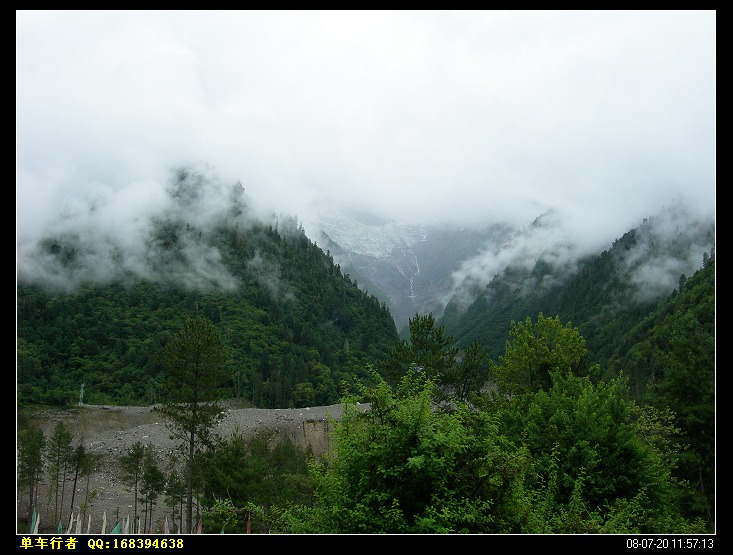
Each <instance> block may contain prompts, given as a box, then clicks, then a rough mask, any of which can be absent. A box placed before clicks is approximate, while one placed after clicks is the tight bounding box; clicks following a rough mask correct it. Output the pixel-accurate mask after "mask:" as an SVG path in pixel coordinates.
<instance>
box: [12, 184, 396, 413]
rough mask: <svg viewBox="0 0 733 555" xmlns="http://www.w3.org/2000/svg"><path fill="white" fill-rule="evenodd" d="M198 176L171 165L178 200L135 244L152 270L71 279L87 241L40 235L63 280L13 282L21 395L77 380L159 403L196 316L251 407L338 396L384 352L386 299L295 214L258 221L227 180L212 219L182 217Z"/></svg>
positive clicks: (113, 397) (73, 385)
mask: <svg viewBox="0 0 733 555" xmlns="http://www.w3.org/2000/svg"><path fill="white" fill-rule="evenodd" d="M209 187H212V185H211V183H210V182H209V181H207V180H206V179H204V178H203V177H202V176H198V175H191V174H190V173H188V172H185V171H181V172H179V173H178V174H177V175H176V176H175V180H174V187H172V189H171V192H170V196H171V197H172V198H173V199H175V200H176V201H177V202H178V204H180V203H181V202H183V203H184V208H188V211H186V210H184V209H182V208H181V207H180V206H177V209H178V210H177V211H176V212H173V211H169V212H166V213H164V214H162V215H160V216H158V217H156V219H155V220H154V221H153V222H152V223H151V227H150V231H149V235H148V236H147V237H146V238H145V252H144V253H143V254H142V255H140V254H137V255H136V256H137V257H138V258H142V259H144V260H145V262H146V263H147V267H148V268H149V269H151V271H152V272H153V273H152V275H151V277H150V278H149V279H140V277H139V276H138V275H129V272H128V273H127V274H126V273H125V272H124V271H122V270H120V271H118V272H117V274H116V275H115V276H114V277H113V279H111V280H109V281H107V282H103V283H99V282H93V281H86V282H85V281H82V280H81V279H80V278H79V277H78V276H82V277H83V276H85V275H86V274H85V272H88V270H87V268H86V267H85V265H88V263H87V262H86V259H87V258H88V254H89V253H88V252H86V251H88V250H89V248H90V247H89V246H88V245H87V244H86V243H84V240H85V238H83V237H75V236H69V235H63V236H57V237H50V238H47V239H45V240H44V241H43V242H42V244H41V246H40V253H39V256H40V257H42V259H43V262H44V264H45V265H47V266H50V267H51V268H52V269H53V270H54V272H55V274H56V275H59V276H62V277H63V278H65V280H62V282H61V283H60V284H58V283H57V284H56V285H55V287H50V286H49V284H48V283H47V282H35V281H33V280H31V279H27V278H26V279H19V280H18V284H17V401H18V405H20V406H22V405H27V404H49V405H68V404H70V403H76V402H78V401H79V398H80V392H81V388H82V385H83V387H84V389H83V393H84V402H86V403H89V404H113V405H150V404H155V403H157V402H158V400H159V398H160V388H161V381H162V369H161V368H160V365H159V364H158V361H157V359H158V355H159V354H160V352H161V350H162V349H163V347H164V346H165V345H166V344H167V343H169V342H170V341H171V339H172V337H173V336H174V334H175V333H176V330H178V329H179V328H180V327H181V325H182V324H183V322H184V321H185V320H186V319H187V318H188V317H190V316H191V315H192V314H194V313H196V314H201V315H203V316H205V317H207V318H208V319H210V320H211V321H212V322H213V323H214V324H215V325H216V326H217V328H219V329H220V330H221V331H222V333H223V334H224V336H225V339H226V340H227V342H228V343H229V344H230V345H231V347H232V348H233V350H234V354H233V356H232V361H231V368H230V373H231V379H230V381H229V382H228V383H226V384H225V385H224V387H225V388H226V390H227V392H228V395H229V396H230V397H232V398H241V399H243V400H247V401H249V403H250V404H251V405H252V406H256V407H261V408H276V407H293V406H296V407H298V406H308V405H326V404H333V403H336V402H338V400H339V398H340V396H341V394H342V392H343V384H344V383H346V384H348V383H351V382H352V381H353V380H354V379H357V378H360V377H364V375H365V373H364V366H365V364H366V363H367V362H373V361H376V360H380V359H381V358H383V357H384V356H385V354H386V353H387V352H388V350H389V349H390V348H391V345H392V344H393V342H394V341H395V340H396V338H397V332H396V328H395V325H394V321H393V320H392V318H391V315H390V313H389V310H388V308H387V306H386V305H385V304H384V303H383V302H380V301H379V300H378V299H377V298H376V297H375V296H374V295H371V294H369V293H368V292H365V291H362V290H360V289H359V286H358V283H357V282H356V281H355V280H352V279H351V277H350V276H349V275H348V274H343V273H342V272H341V269H340V267H339V265H338V264H334V261H333V257H332V256H331V254H330V253H329V252H323V251H322V250H321V249H320V248H319V247H318V245H317V244H315V243H314V242H312V241H311V240H310V239H309V238H308V237H307V236H306V235H305V232H304V230H303V228H302V226H300V225H299V224H298V222H297V219H296V218H292V217H286V218H273V219H274V220H275V221H274V223H270V224H265V223H264V222H263V221H262V220H260V219H257V218H255V217H253V216H252V215H251V214H249V213H248V207H247V205H246V201H245V199H244V198H243V196H244V195H243V192H242V189H241V185H239V184H235V185H234V187H233V188H232V190H231V196H230V197H229V199H228V203H227V207H226V209H225V210H224V209H223V210H222V212H221V214H220V215H219V216H218V218H217V219H214V220H213V222H205V223H201V224H199V225H198V226H197V225H192V224H190V223H189V222H188V221H187V217H190V219H192V220H193V219H194V218H195V214H192V213H191V212H192V211H193V210H194V209H195V204H196V202H197V201H198V202H200V201H201V197H202V196H203V195H204V192H201V191H198V189H204V190H206V189H207V188H209ZM192 189H193V191H192ZM180 199H184V200H183V201H180ZM108 248H109V247H108ZM110 250H112V249H110ZM123 256H125V253H117V252H114V253H113V257H112V259H113V262H114V263H119V265H120V267H122V265H123V263H124V262H125V261H124V260H122V261H120V262H118V259H120V258H122V257H123ZM127 256H128V258H130V255H129V254H128V255H127ZM202 260H203V262H202ZM202 266H203V268H202ZM74 280H75V281H79V284H78V285H76V286H74V287H72V286H67V283H71V282H72V281H74Z"/></svg>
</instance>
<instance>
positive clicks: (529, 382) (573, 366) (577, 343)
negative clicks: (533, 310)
mask: <svg viewBox="0 0 733 555" xmlns="http://www.w3.org/2000/svg"><path fill="white" fill-rule="evenodd" d="M510 335H511V341H507V343H506V346H505V350H504V355H503V356H501V357H499V361H500V364H499V365H494V366H493V367H492V371H491V375H492V378H493V380H494V382H495V384H496V386H497V387H498V389H499V392H500V393H502V394H507V395H521V394H526V393H536V392H537V391H540V390H547V389H549V387H550V386H551V384H552V375H553V372H557V371H559V372H561V373H571V374H573V375H576V376H587V375H588V374H589V372H591V371H592V369H590V368H589V367H588V355H587V351H586V349H585V339H583V337H582V336H581V335H580V332H579V331H578V330H577V329H576V328H573V327H571V325H570V323H569V322H568V323H567V324H565V326H563V325H562V324H561V323H560V318H559V316H556V317H555V318H545V316H544V315H543V314H542V313H541V312H540V314H539V315H538V317H537V323H536V324H533V323H532V320H531V319H530V318H529V317H528V318H527V319H526V320H525V322H524V324H517V323H515V322H512V323H511V330H510Z"/></svg>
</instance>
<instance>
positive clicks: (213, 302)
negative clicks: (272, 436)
mask: <svg viewBox="0 0 733 555" xmlns="http://www.w3.org/2000/svg"><path fill="white" fill-rule="evenodd" d="M201 185H202V182H201V180H198V179H197V178H196V177H195V176H193V177H192V176H190V175H189V174H187V173H185V172H182V173H180V174H178V175H177V180H176V181H175V183H174V187H172V189H171V197H172V198H174V199H176V201H180V202H182V203H183V205H184V207H185V206H188V207H190V206H193V205H194V204H195V202H194V201H195V200H196V198H197V196H196V194H194V193H192V192H191V188H194V189H195V187H198V186H201ZM237 193H238V189H237V187H236V186H235V187H234V189H233V194H232V196H231V198H230V202H229V205H228V209H227V210H226V211H225V212H223V215H222V217H221V218H220V219H218V220H216V221H214V222H213V223H210V224H206V225H202V224H201V222H197V221H195V219H192V222H193V223H191V222H189V221H188V220H187V218H186V217H185V214H186V213H185V210H184V211H182V212H179V213H178V215H177V216H174V215H173V213H168V214H167V215H165V216H161V217H159V218H156V219H155V220H154V221H153V222H151V226H150V234H149V236H148V237H146V241H145V245H146V251H145V253H144V257H145V260H146V261H147V264H148V267H149V268H153V269H155V270H156V272H155V274H154V275H153V274H151V275H150V277H149V278H148V279H141V277H140V275H138V274H132V273H129V274H127V275H125V274H124V273H122V274H119V273H118V275H117V277H116V278H115V279H111V280H107V281H106V282H97V281H94V280H84V279H83V278H84V276H85V275H87V274H86V273H85V272H86V270H87V266H85V265H86V264H87V262H86V256H87V255H88V254H89V253H88V250H89V245H88V243H85V242H84V240H83V238H80V237H75V236H73V235H58V236H54V237H49V238H47V239H45V240H44V241H43V242H42V243H41V244H40V245H39V257H40V259H42V260H43V261H44V262H45V263H47V264H50V267H51V268H52V269H53V272H51V273H55V275H56V276H58V277H59V279H57V280H56V282H55V284H51V285H50V284H49V283H48V282H43V281H34V280H33V279H27V276H25V277H24V279H19V280H18V284H17V370H16V377H17V391H16V393H17V405H18V411H19V413H20V412H22V411H23V410H25V409H26V408H30V407H33V406H37V405H55V406H61V407H64V406H71V405H74V404H76V403H78V402H79V401H81V400H82V399H83V401H84V402H85V403H88V404H111V405H150V404H157V403H161V402H162V403H164V402H165V401H166V398H167V397H170V395H169V394H170V390H168V389H166V388H167V387H168V385H169V381H168V382H167V378H170V375H169V374H170V371H171V368H172V369H173V370H175V367H176V364H177V363H176V362H175V360H176V359H175V358H171V353H170V349H168V356H164V354H165V353H166V350H167V348H169V347H170V346H171V345H173V344H175V342H176V341H179V340H180V337H181V333H182V332H183V331H184V330H185V328H186V323H187V322H190V320H191V318H193V317H196V318H198V319H200V321H204V322H207V323H210V325H211V328H212V330H214V331H215V332H216V333H217V334H218V336H219V337H218V338H217V342H220V343H217V344H221V345H226V348H227V350H228V353H227V357H222V359H221V360H222V361H223V362H222V364H225V368H224V369H223V370H224V371H223V373H222V374H221V375H223V376H224V379H223V380H222V381H221V383H220V384H219V385H220V386H221V389H219V390H218V391H217V392H216V395H217V396H218V397H219V398H222V399H225V398H230V399H231V398H236V399H241V400H242V402H243V403H245V404H246V405H248V406H256V407H261V408H288V407H303V406H314V405H327V404H334V403H339V402H341V403H343V406H344V417H343V419H342V420H341V421H340V422H339V423H338V424H337V425H336V427H335V430H334V432H333V434H334V435H333V438H334V445H333V453H331V456H329V457H326V459H325V460H322V461H319V462H318V463H316V462H315V461H314V460H313V458H312V454H310V453H307V452H301V451H299V450H298V449H297V448H295V447H294V446H292V445H280V446H279V447H278V448H277V449H274V450H272V449H270V448H268V447H266V445H267V442H266V441H265V440H264V439H263V438H260V440H249V441H248V440H245V439H244V438H230V439H228V440H223V441H220V442H215V443H211V444H206V445H204V444H201V445H199V444H194V441H193V439H192V442H191V451H190V457H189V459H188V460H189V463H190V464H191V467H190V471H191V472H192V473H193V480H194V481H193V484H192V487H193V491H194V495H195V497H196V499H197V500H198V502H199V503H200V504H201V506H202V507H203V522H204V525H205V527H206V529H207V530H208V531H214V532H217V531H219V530H220V529H221V530H223V529H226V531H228V532H242V531H243V528H244V526H245V515H246V521H247V522H249V521H250V519H251V520H252V523H253V525H254V527H255V530H256V531H261V532H273V533H300V532H307V533H353V532H362V533H370V532H402V533H436V532H437V533H701V532H711V531H714V530H715V500H716V497H715V492H716V480H715V441H716V427H715V252H714V234H713V233H712V231H711V232H710V235H709V236H708V238H709V239H710V241H709V243H710V245H712V248H711V249H710V251H709V252H706V253H704V255H703V256H702V259H701V261H700V264H701V266H700V268H699V270H697V271H696V272H695V273H694V274H693V275H691V276H685V275H681V276H679V281H678V287H677V288H675V289H674V291H672V293H671V294H668V295H666V296H661V297H660V296H657V297H646V298H644V299H640V298H639V297H638V295H637V293H638V284H635V283H634V282H633V280H630V279H629V275H630V272H631V269H633V266H630V265H629V263H628V260H629V257H628V254H629V253H638V252H642V253H644V254H643V255H642V259H643V256H646V257H648V258H649V257H654V256H661V254H660V252H661V250H665V249H666V250H665V253H666V254H669V255H671V256H676V255H678V253H675V252H669V247H668V246H664V248H662V247H655V246H654V241H653V240H652V241H651V242H650V241H649V235H650V233H649V231H648V229H647V227H646V222H645V225H643V226H641V227H640V228H638V229H636V230H632V231H630V232H629V233H627V234H625V235H624V236H623V237H622V238H621V239H619V240H617V241H616V242H614V244H613V246H612V248H611V249H610V250H609V251H604V252H603V253H601V254H600V255H599V256H596V257H587V258H585V259H583V260H581V261H580V263H579V265H578V268H577V271H575V272H573V273H572V274H570V275H568V276H565V278H564V279H562V280H549V281H550V284H549V285H547V284H545V285H543V283H544V280H545V278H546V277H547V276H549V275H551V274H552V272H553V268H552V267H551V265H550V264H549V263H548V262H546V261H543V260H539V261H538V263H537V264H535V266H534V268H533V269H531V270H521V269H519V268H514V267H511V266H510V267H508V268H507V270H506V271H505V272H504V273H503V274H502V275H501V276H497V277H496V278H495V279H494V280H493V281H492V282H491V283H490V284H489V286H487V288H486V290H485V291H483V292H482V293H483V294H479V295H477V297H476V301H475V302H474V303H473V304H472V305H471V306H470V307H469V308H468V310H467V311H458V310H457V309H456V307H451V306H449V307H448V309H447V310H446V313H445V315H444V316H443V317H442V318H441V319H440V320H436V319H435V318H433V316H432V315H417V314H416V315H415V317H414V318H413V319H411V320H410V326H409V331H410V336H409V338H400V337H399V336H398V335H397V330H396V329H395V325H394V322H393V320H392V318H391V315H390V313H389V310H388V308H387V307H386V305H385V304H384V303H383V302H380V301H379V300H378V299H377V297H375V296H374V295H370V294H369V293H368V292H366V291H362V290H361V289H360V288H359V286H358V283H356V282H355V281H354V280H352V279H351V277H350V276H348V275H344V274H342V272H341V269H340V267H339V266H338V264H334V260H333V258H332V256H331V254H330V253H329V252H323V251H322V250H321V249H320V248H319V247H318V246H317V244H315V243H314V242H312V241H311V240H310V239H309V238H308V237H307V236H306V235H305V233H304V230H303V229H302V227H301V226H299V225H298V222H297V220H296V219H295V218H276V219H274V220H273V221H272V222H271V223H265V222H263V221H261V220H257V219H255V218H253V217H251V215H248V213H247V207H246V205H245V204H244V203H243V200H242V199H241V197H240V196H238V194H237ZM179 204H180V203H179ZM189 215H190V212H189ZM245 216H246V217H245ZM245 222H246V224H245ZM679 239H680V244H681V243H684V241H685V240H686V237H685V236H684V234H680V235H679ZM640 247H641V248H640ZM655 248H659V249H660V251H659V252H657V251H655ZM201 253H207V256H208V257H209V258H207V259H205V260H206V262H205V263H204V265H205V266H207V267H208V268H207V269H209V270H211V269H215V270H216V271H208V272H206V271H200V270H201V268H199V269H198V270H199V271H197V270H196V268H195V267H196V265H197V264H201V263H200V261H196V260H193V258H192V257H194V256H195V255H197V254H199V255H200V254H201ZM123 256H124V254H123V253H119V254H115V255H114V256H113V260H117V259H121V258H122V257H123ZM632 259H633V260H634V261H635V262H634V264H637V265H638V264H640V263H641V262H640V258H639V255H638V254H636V255H635V257H632ZM182 277H185V278H186V279H182ZM72 283H73V286H72ZM527 284H530V285H533V286H531V287H528V286H527ZM209 385H211V384H209ZM212 394H213V393H212ZM357 401H358V402H362V403H370V407H371V408H370V410H369V411H367V412H366V413H361V412H358V411H357V412H354V411H351V410H350V407H353V406H354V404H355V403H356V402H357ZM192 437H193V436H192ZM71 441H72V439H71V435H70V434H69V432H68V431H65V430H57V433H55V434H54V436H53V437H51V438H43V437H40V436H39V432H38V430H35V429H32V428H24V427H23V426H22V421H21V428H20V429H19V433H18V445H19V467H18V468H19V477H18V485H19V487H20V488H23V491H28V495H29V499H33V492H34V488H35V484H37V482H38V480H40V479H41V477H42V475H43V474H44V473H45V472H48V473H50V476H51V479H52V480H55V481H56V483H57V484H58V483H59V481H61V482H62V483H63V482H64V480H66V478H62V477H61V476H62V474H63V476H66V471H68V470H69V469H71V468H75V471H76V473H77V474H84V473H85V472H90V471H91V470H90V468H91V466H90V465H89V464H88V461H87V459H88V457H90V456H91V455H90V454H89V453H86V452H85V451H84V449H83V446H77V447H76V448H72V446H71ZM194 447H195V449H194ZM194 452H195V453H196V464H195V465H194V464H193V460H194ZM137 455H139V457H138V458H136V460H137V461H138V462H139V464H140V465H142V466H140V467H139V468H138V470H140V471H141V472H142V470H143V468H147V469H148V472H149V476H148V479H149V481H150V483H149V484H147V485H146V484H145V483H143V484H142V485H145V487H147V488H148V489H146V490H145V492H146V493H145V495H144V496H143V499H144V502H145V503H148V502H150V503H153V502H154V501H155V497H156V496H160V495H166V496H168V497H169V498H170V502H171V507H172V508H173V507H176V506H178V507H180V504H181V495H182V494H181V489H180V487H174V486H175V484H176V483H178V484H179V485H180V481H181V480H182V474H181V467H180V466H176V465H175V464H174V465H172V466H170V465H169V466H167V467H166V468H165V470H163V469H161V468H159V464H162V461H155V460H152V459H149V460H146V459H145V458H144V456H143V455H144V453H143V452H140V453H137ZM54 457H55V458H54ZM143 463H144V464H143ZM179 463H180V461H179ZM145 465H147V466H145ZM203 468H207V472H202V469H203ZM213 469H215V470H216V471H215V472H212V470H213ZM62 470H63V473H62ZM141 476H142V475H141ZM137 486H138V484H135V487H137ZM62 509H63V508H60V509H59V511H61V510H62ZM57 512H58V511H57ZM182 518H183V516H182V514H180V513H179V521H180V519H182Z"/></svg>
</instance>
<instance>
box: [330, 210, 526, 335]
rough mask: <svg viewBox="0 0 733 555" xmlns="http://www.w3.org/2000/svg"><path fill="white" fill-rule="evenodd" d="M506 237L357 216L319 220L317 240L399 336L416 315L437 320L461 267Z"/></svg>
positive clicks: (492, 227)
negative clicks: (379, 306) (376, 302)
mask: <svg viewBox="0 0 733 555" xmlns="http://www.w3.org/2000/svg"><path fill="white" fill-rule="evenodd" d="M511 231H512V230H511V228H510V227H509V226H508V225H505V224H489V225H487V226H486V227H483V228H469V227H461V226H451V225H430V224H428V223H426V224H425V225H411V224H401V223H396V222H391V221H383V220H379V219H377V218H375V217H373V216H370V215H364V214H359V215H349V216H346V215H341V216H337V217H331V218H329V219H324V220H322V221H321V223H320V226H319V232H318V235H317V238H318V244H319V245H321V247H322V248H324V249H326V250H327V251H328V252H329V253H330V254H331V255H332V256H333V257H334V261H336V262H337V263H338V264H339V265H340V267H341V269H342V271H344V272H346V273H348V274H349V275H350V276H351V277H352V278H354V279H355V281H356V282H357V283H358V284H359V286H360V287H361V288H362V289H363V290H365V291H369V292H371V293H373V294H375V295H376V296H377V297H378V298H379V299H381V300H383V301H384V302H385V303H386V305H387V307H388V308H389V310H390V313H391V314H392V317H393V318H394V321H395V324H396V326H397V329H398V330H404V328H405V327H406V326H407V324H408V321H409V319H410V318H412V317H413V316H415V314H428V313H432V314H434V315H440V314H441V313H442V311H443V309H444V307H445V304H446V302H447V296H448V295H449V294H450V291H451V290H452V288H453V273H454V272H455V271H456V270H458V268H459V267H460V265H461V263H462V262H463V261H464V260H466V259H469V258H472V257H474V256H477V255H478V254H479V253H480V252H481V250H482V249H483V248H485V246H486V245H487V244H494V243H501V242H502V241H503V240H504V239H505V237H507V236H508V234H510V233H511Z"/></svg>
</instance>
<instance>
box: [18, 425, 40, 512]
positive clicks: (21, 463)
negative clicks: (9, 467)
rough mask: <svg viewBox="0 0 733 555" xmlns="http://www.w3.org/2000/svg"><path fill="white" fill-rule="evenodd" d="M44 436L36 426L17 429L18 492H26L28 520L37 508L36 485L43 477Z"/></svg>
mask: <svg viewBox="0 0 733 555" xmlns="http://www.w3.org/2000/svg"><path fill="white" fill-rule="evenodd" d="M45 447H46V438H45V436H44V435H43V431H41V429H40V428H38V426H28V427H26V428H23V429H22V430H19V431H18V465H17V471H18V477H17V487H18V492H19V494H21V492H23V491H25V492H27V494H28V522H30V521H31V518H32V513H33V510H34V509H36V510H37V508H38V499H37V495H38V486H39V485H40V482H41V479H42V478H43V471H44V466H45V465H44V459H43V453H44V450H45Z"/></svg>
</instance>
